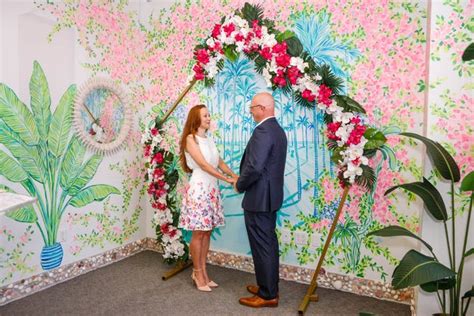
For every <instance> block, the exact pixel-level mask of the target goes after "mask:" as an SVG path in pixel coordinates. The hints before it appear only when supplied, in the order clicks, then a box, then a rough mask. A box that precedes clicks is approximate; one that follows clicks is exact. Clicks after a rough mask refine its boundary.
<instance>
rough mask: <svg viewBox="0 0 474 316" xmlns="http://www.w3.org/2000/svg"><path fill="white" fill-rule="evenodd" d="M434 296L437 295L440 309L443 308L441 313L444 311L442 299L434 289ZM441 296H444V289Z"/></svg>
mask: <svg viewBox="0 0 474 316" xmlns="http://www.w3.org/2000/svg"><path fill="white" fill-rule="evenodd" d="M436 296H438V301H439V304H440V305H441V309H442V310H443V313H444V301H443V300H442V299H441V296H440V295H439V292H438V291H436ZM443 297H444V290H443Z"/></svg>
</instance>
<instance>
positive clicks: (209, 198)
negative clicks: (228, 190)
mask: <svg viewBox="0 0 474 316" xmlns="http://www.w3.org/2000/svg"><path fill="white" fill-rule="evenodd" d="M216 184H217V183H216ZM223 225H224V208H223V207H222V198H221V192H220V190H219V188H218V187H217V185H214V184H209V183H204V182H196V183H190V184H189V185H188V187H187V188H186V191H185V194H184V197H183V204H182V207H181V214H180V217H179V227H180V228H184V229H186V230H212V229H213V228H214V227H218V226H223Z"/></svg>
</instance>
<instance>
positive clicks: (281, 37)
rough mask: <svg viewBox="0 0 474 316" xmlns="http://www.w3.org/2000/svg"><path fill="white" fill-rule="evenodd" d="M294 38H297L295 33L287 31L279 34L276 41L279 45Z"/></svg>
mask: <svg viewBox="0 0 474 316" xmlns="http://www.w3.org/2000/svg"><path fill="white" fill-rule="evenodd" d="M294 36H296V35H295V33H294V32H293V31H290V30H286V31H284V32H281V33H279V34H278V35H277V36H276V37H275V39H276V40H277V41H278V42H279V43H281V42H283V41H286V40H287V39H289V38H290V37H294Z"/></svg>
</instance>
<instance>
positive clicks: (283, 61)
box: [275, 53, 291, 68]
mask: <svg viewBox="0 0 474 316" xmlns="http://www.w3.org/2000/svg"><path fill="white" fill-rule="evenodd" d="M290 60H291V56H290V55H288V54H286V53H285V54H281V55H279V56H277V58H275V61H276V63H277V65H278V66H280V67H283V68H286V67H288V66H289V65H290Z"/></svg>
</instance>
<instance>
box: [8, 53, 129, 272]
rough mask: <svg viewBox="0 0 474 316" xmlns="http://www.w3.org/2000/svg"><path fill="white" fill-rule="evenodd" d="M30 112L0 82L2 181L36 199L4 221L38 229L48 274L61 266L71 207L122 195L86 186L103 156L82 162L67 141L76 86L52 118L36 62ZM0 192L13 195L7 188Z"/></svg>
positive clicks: (78, 147) (74, 141)
mask: <svg viewBox="0 0 474 316" xmlns="http://www.w3.org/2000/svg"><path fill="white" fill-rule="evenodd" d="M29 88H30V97H31V100H30V108H28V107H27V106H26V105H25V104H24V103H23V102H22V101H21V100H20V99H19V98H18V97H17V95H16V94H15V92H14V91H13V90H12V89H10V88H9V87H8V86H6V85H5V84H3V83H0V144H2V145H3V146H4V147H5V149H6V150H4V149H1V148H0V178H1V176H3V177H5V178H6V179H7V180H9V181H10V182H14V183H18V184H20V185H21V186H22V187H23V188H24V189H25V191H26V192H27V193H28V194H29V195H31V196H34V197H36V198H37V199H38V202H37V203H36V205H35V206H34V207H31V206H30V207H24V208H22V209H19V210H16V211H12V212H9V213H7V217H9V218H11V219H13V220H15V221H17V222H23V223H32V224H34V225H36V227H37V228H38V231H39V232H40V233H41V236H42V238H43V241H44V247H43V250H42V252H41V265H42V267H43V269H44V270H50V269H53V268H56V267H58V266H60V265H61V262H62V258H63V249H62V246H61V244H60V243H58V242H57V236H58V229H59V225H60V222H61V218H62V216H63V215H64V213H65V211H66V209H67V208H68V207H69V206H73V207H76V208H79V207H83V206H85V205H88V204H90V203H92V202H94V201H102V200H104V199H105V198H107V197H108V196H109V195H111V194H120V191H119V190H118V189H117V188H115V187H113V186H111V185H107V184H95V185H89V186H88V185H87V184H88V183H89V182H90V181H91V179H92V178H93V177H94V175H95V173H96V171H97V169H98V167H99V165H100V163H101V161H102V157H101V156H99V155H96V154H94V155H92V156H91V157H90V158H88V159H87V160H85V153H86V149H85V147H84V146H83V145H82V144H81V143H80V142H79V139H78V138H76V137H75V136H71V135H70V134H71V133H70V131H71V125H72V111H73V103H74V97H75V94H76V86H75V85H71V86H70V87H69V88H68V89H67V90H66V92H65V93H64V94H63V96H62V97H61V99H60V101H59V104H58V105H57V107H56V109H55V111H54V113H52V112H51V97H50V93H49V87H48V82H47V80H46V77H45V74H44V72H43V69H42V68H41V66H40V64H39V63H38V62H37V61H35V62H34V64H33V74H32V76H31V79H30V84H29ZM2 188H3V189H5V190H8V191H12V190H11V189H10V188H9V187H7V186H5V185H2Z"/></svg>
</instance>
